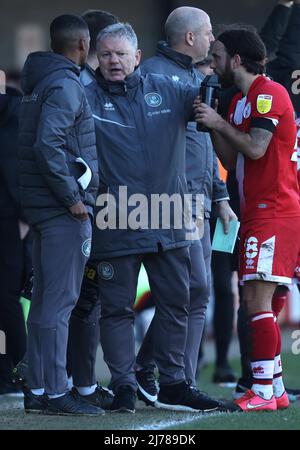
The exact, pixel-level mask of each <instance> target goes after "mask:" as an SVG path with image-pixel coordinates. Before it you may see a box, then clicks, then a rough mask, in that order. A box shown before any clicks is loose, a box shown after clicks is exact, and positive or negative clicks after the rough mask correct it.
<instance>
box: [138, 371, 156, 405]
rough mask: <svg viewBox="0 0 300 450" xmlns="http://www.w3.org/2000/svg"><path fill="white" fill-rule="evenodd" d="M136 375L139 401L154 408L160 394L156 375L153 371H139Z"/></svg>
mask: <svg viewBox="0 0 300 450" xmlns="http://www.w3.org/2000/svg"><path fill="white" fill-rule="evenodd" d="M135 375H136V381H137V385H138V390H137V396H138V399H139V400H142V401H143V402H144V403H146V405H147V406H154V402H156V400H157V392H158V389H157V385H156V378H155V375H154V373H153V372H152V370H138V371H137V372H136V374H135Z"/></svg>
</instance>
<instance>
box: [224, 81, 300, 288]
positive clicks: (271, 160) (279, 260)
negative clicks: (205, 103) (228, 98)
mask: <svg viewBox="0 0 300 450" xmlns="http://www.w3.org/2000/svg"><path fill="white" fill-rule="evenodd" d="M228 121H229V122H230V123H231V124H232V126H234V127H235V128H237V129H239V130H240V131H243V132H245V133H247V132H249V130H250V129H251V128H258V129H265V130H268V131H270V132H271V133H272V134H273V137H272V139H271V141H270V144H269V146H268V148H267V151H266V153H265V154H264V156H263V157H262V158H260V159H257V160H252V159H250V158H247V157H245V156H244V155H243V154H241V153H239V154H238V156H237V166H236V173H237V178H238V182H239V194H240V201H241V216H242V227H241V241H240V245H241V248H240V276H241V279H242V280H243V281H245V280H253V279H261V278H262V279H264V280H267V281H274V282H280V283H290V282H291V280H292V278H293V274H294V269H295V267H296V262H297V256H298V249H297V246H296V245H295V239H297V234H298V233H297V230H299V229H300V208H299V188H298V181H297V130H296V123H295V121H294V109H293V106H292V103H291V101H290V98H289V95H288V93H287V91H286V90H285V88H284V87H283V86H281V85H280V84H278V83H275V82H273V81H271V80H270V79H269V78H267V77H265V76H259V77H258V78H256V80H255V81H254V82H253V83H252V85H251V87H250V90H249V92H248V95H247V96H243V94H242V93H240V94H237V95H236V96H235V97H234V99H233V101H232V103H231V106H230V109H229V113H228ZM287 236H294V239H287Z"/></svg>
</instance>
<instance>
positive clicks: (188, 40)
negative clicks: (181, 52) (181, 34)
mask: <svg viewBox="0 0 300 450" xmlns="http://www.w3.org/2000/svg"><path fill="white" fill-rule="evenodd" d="M185 42H186V43H187V45H189V46H190V47H193V45H194V33H193V32H192V31H188V32H187V33H186V35H185Z"/></svg>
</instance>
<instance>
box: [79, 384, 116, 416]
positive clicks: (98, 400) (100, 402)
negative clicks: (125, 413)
mask: <svg viewBox="0 0 300 450" xmlns="http://www.w3.org/2000/svg"><path fill="white" fill-rule="evenodd" d="M72 395H73V396H74V397H75V398H80V399H81V400H83V401H86V402H87V403H88V404H89V405H93V406H97V407H98V408H102V409H106V410H110V407H111V405H112V402H113V399H114V396H113V394H111V393H110V391H109V390H108V389H104V388H103V387H102V386H97V387H96V389H95V392H93V393H92V394H90V395H81V394H79V392H78V391H77V389H76V388H73V389H72Z"/></svg>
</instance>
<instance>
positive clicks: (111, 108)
mask: <svg viewBox="0 0 300 450" xmlns="http://www.w3.org/2000/svg"><path fill="white" fill-rule="evenodd" d="M104 109H105V111H115V107H114V105H113V104H112V103H110V102H108V103H105V105H104Z"/></svg>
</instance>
